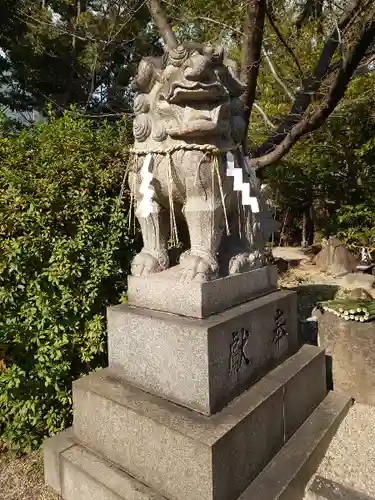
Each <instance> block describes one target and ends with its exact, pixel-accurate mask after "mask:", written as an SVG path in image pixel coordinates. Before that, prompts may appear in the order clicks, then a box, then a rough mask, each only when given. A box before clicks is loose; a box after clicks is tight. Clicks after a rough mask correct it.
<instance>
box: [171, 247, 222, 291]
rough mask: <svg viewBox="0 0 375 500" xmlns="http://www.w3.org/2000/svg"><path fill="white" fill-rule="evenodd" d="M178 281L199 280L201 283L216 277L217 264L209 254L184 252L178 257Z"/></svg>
mask: <svg viewBox="0 0 375 500" xmlns="http://www.w3.org/2000/svg"><path fill="white" fill-rule="evenodd" d="M180 264H181V271H180V281H182V282H190V281H199V282H201V283H203V282H205V281H210V280H213V279H215V278H217V277H218V264H217V261H216V259H214V258H213V257H212V256H211V255H208V254H207V255H205V254H202V253H194V252H193V251H190V250H189V251H188V252H185V253H183V254H182V255H181V258H180Z"/></svg>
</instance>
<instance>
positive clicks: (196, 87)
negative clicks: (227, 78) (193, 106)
mask: <svg viewBox="0 0 375 500" xmlns="http://www.w3.org/2000/svg"><path fill="white" fill-rule="evenodd" d="M227 94H228V93H227V91H226V89H225V88H224V87H223V86H222V85H221V84H220V83H218V82H214V83H201V82H193V83H191V84H189V83H186V84H182V83H181V82H176V83H172V84H171V88H170V91H169V93H168V96H167V101H168V102H170V103H172V104H177V103H181V102H184V103H185V102H191V101H206V102H207V101H208V102H212V101H217V100H218V99H221V98H223V97H226V96H227Z"/></svg>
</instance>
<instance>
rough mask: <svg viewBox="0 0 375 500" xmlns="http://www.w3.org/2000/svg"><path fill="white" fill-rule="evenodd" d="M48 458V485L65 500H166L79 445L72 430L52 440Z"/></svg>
mask: <svg viewBox="0 0 375 500" xmlns="http://www.w3.org/2000/svg"><path fill="white" fill-rule="evenodd" d="M44 456H45V462H46V463H47V464H48V465H49V467H45V476H46V477H45V479H46V483H47V484H49V485H50V486H51V487H52V488H53V489H54V490H55V491H56V492H57V493H59V494H60V495H61V496H62V498H63V499H64V500H166V499H165V497H163V496H161V495H159V494H158V493H155V492H153V491H152V490H151V489H150V488H148V487H147V486H145V485H144V484H142V483H140V482H139V481H137V480H136V479H134V478H132V477H131V476H129V474H126V473H125V472H124V471H122V470H121V469H119V468H118V467H116V466H114V465H112V464H111V463H109V462H108V461H107V460H105V459H103V458H101V457H100V456H99V455H97V454H96V453H93V452H92V451H90V450H88V449H87V448H85V447H84V446H81V445H80V444H78V443H77V442H76V440H75V438H74V433H73V429H72V428H69V429H67V430H66V431H64V432H63V433H61V434H59V435H57V436H54V437H52V438H51V439H49V440H48V441H47V442H46V445H45V447H44Z"/></svg>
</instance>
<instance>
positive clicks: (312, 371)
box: [272, 345, 327, 440]
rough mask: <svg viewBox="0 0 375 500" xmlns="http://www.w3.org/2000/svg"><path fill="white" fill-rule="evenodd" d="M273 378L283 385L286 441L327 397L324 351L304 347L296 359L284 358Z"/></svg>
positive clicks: (307, 346)
mask: <svg viewBox="0 0 375 500" xmlns="http://www.w3.org/2000/svg"><path fill="white" fill-rule="evenodd" d="M314 353H315V354H314ZM312 356H313V358H312ZM272 376H273V377H275V378H276V379H278V380H280V381H282V382H283V384H284V418H285V438H286V440H288V439H289V438H290V437H291V436H292V435H293V434H294V433H295V432H296V431H297V429H299V427H300V426H301V425H302V423H303V422H304V421H305V420H306V419H307V417H308V416H309V415H310V414H311V412H312V410H314V409H315V408H316V407H317V406H318V405H319V404H320V403H321V401H323V399H324V398H325V397H326V395H327V378H326V356H325V351H324V349H322V348H318V349H317V348H316V347H315V346H312V345H305V346H304V348H303V349H302V350H301V351H300V355H299V356H298V357H295V356H292V357H290V358H289V359H287V360H286V361H285V362H284V363H283V364H282V366H278V367H277V368H276V369H275V370H274V371H273V373H272Z"/></svg>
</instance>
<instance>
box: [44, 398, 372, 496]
mask: <svg viewBox="0 0 375 500" xmlns="http://www.w3.org/2000/svg"><path fill="white" fill-rule="evenodd" d="M351 402H352V401H351V398H349V397H347V396H345V395H341V394H336V393H333V392H331V393H329V394H328V396H327V397H326V398H325V399H324V401H323V402H322V403H321V404H320V405H319V406H318V408H317V409H316V410H315V411H314V412H313V413H312V415H311V416H310V417H309V418H308V419H307V420H306V422H305V423H304V424H303V425H302V426H301V427H300V429H299V430H298V431H297V432H296V433H295V434H294V435H293V436H292V438H291V439H290V440H289V441H288V442H287V443H286V445H284V447H283V448H282V449H281V450H280V452H279V453H278V454H277V455H276V456H275V458H274V459H273V460H272V461H271V462H270V463H269V465H268V466H267V467H266V468H265V469H264V470H263V472H261V474H259V476H258V477H257V478H256V479H255V480H254V481H253V482H252V483H251V485H250V486H249V487H248V488H247V489H246V490H245V491H244V493H242V495H240V497H239V498H238V500H301V499H302V498H303V492H304V489H305V485H306V484H307V482H308V480H309V478H310V477H311V475H312V473H313V472H314V471H315V469H316V466H317V463H318V462H319V461H320V459H321V456H322V454H324V452H325V449H326V447H327V444H328V442H329V441H330V440H331V438H332V435H333V434H334V432H335V430H336V428H337V427H338V425H339V424H340V422H341V420H342V419H343V418H344V416H345V414H346V412H347V410H348V408H349V407H350V405H351ZM44 453H45V461H46V464H48V465H49V466H48V467H46V469H45V470H46V482H47V483H48V484H49V485H50V486H52V487H53V488H54V489H55V490H56V491H57V492H58V493H59V494H60V495H61V496H62V498H63V499H64V500H167V499H166V497H164V496H162V495H161V494H159V493H156V492H155V491H153V490H152V489H150V488H149V487H147V486H146V485H144V484H142V483H141V482H140V481H138V480H136V479H134V478H133V477H131V476H130V475H129V474H127V473H126V472H124V471H123V470H122V469H120V468H119V467H117V466H115V465H114V464H111V463H110V462H109V461H107V460H106V459H104V458H103V457H101V456H99V455H98V454H96V453H94V452H92V451H91V450H88V449H87V448H86V447H84V446H83V445H82V444H80V443H78V442H77V441H76V438H75V437H74V434H73V430H72V429H71V428H70V429H68V430H67V431H65V432H64V433H61V434H59V435H57V436H54V437H53V438H51V439H49V440H48V441H47V442H46V445H45V449H44ZM326 482H327V481H325V482H324V481H323V482H322V481H320V482H318V483H317V479H315V481H314V483H313V484H314V486H317V487H318V490H317V489H316V487H315V489H314V487H313V488H312V489H311V490H310V494H309V496H307V497H306V498H308V499H309V500H312V499H314V500H318V499H319V500H320V499H324V500H326V499H332V500H339V499H340V500H341V499H342V500H344V499H345V500H373V499H372V498H370V497H368V496H366V495H364V496H363V495H361V496H353V491H354V490H349V489H346V490H345V491H344V490H343V489H340V490H337V489H335V490H334V493H335V496H319V495H317V496H314V495H315V494H316V492H317V491H318V492H320V493H322V494H323V495H324V494H326V493H327V491H328V492H329V491H330V488H331V489H332V485H333V483H332V484H330V485H328V487H327V484H326ZM333 486H334V485H333ZM319 488H320V489H319ZM337 491H339V493H340V494H342V493H343V491H344V492H346V493H348V492H349V493H351V494H352V496H350V495H349V496H338V493H337ZM182 498H184V500H185V499H186V500H197V498H196V496H195V495H191V496H189V495H188V496H186V493H185V494H184V496H183V497H181V500H182Z"/></svg>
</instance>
